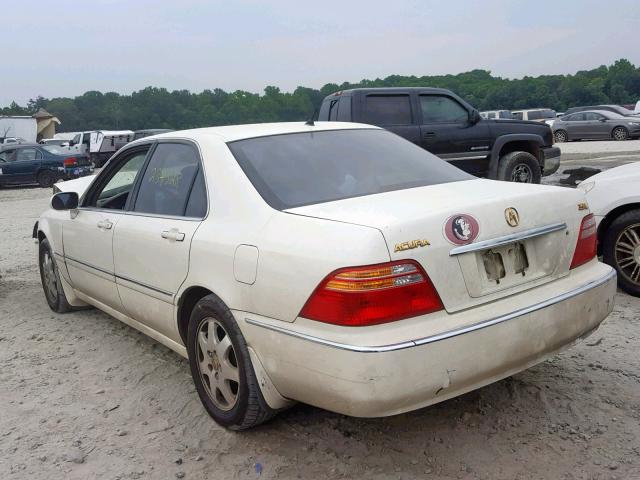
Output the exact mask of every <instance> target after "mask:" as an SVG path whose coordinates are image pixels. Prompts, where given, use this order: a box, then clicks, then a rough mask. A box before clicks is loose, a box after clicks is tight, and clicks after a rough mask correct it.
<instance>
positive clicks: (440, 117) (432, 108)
mask: <svg viewBox="0 0 640 480" xmlns="http://www.w3.org/2000/svg"><path fill="white" fill-rule="evenodd" d="M420 107H421V109H422V123H466V122H467V121H468V120H469V112H467V110H466V109H465V108H464V107H463V106H462V105H460V104H459V103H458V102H456V101H455V100H454V99H452V98H449V97H445V96H441V95H420Z"/></svg>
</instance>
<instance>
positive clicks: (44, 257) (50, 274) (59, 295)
mask: <svg viewBox="0 0 640 480" xmlns="http://www.w3.org/2000/svg"><path fill="white" fill-rule="evenodd" d="M38 265H39V267H40V281H41V282H42V289H43V290H44V296H45V298H46V300H47V303H48V304H49V308H51V310H53V311H54V312H57V313H65V312H69V311H71V310H73V308H72V307H71V305H69V302H68V301H67V297H66V295H65V294H64V290H63V288H62V282H61V280H60V272H59V271H58V265H57V264H56V259H55V257H54V255H53V252H52V250H51V246H50V245H49V240H47V239H46V238H45V239H43V240H42V241H41V242H40V245H39V248H38Z"/></svg>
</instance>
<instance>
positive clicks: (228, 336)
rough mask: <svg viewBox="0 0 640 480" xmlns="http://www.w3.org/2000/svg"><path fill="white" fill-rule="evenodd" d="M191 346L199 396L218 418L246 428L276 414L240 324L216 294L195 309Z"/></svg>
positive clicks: (189, 336)
mask: <svg viewBox="0 0 640 480" xmlns="http://www.w3.org/2000/svg"><path fill="white" fill-rule="evenodd" d="M187 351H188V354H189V366H190V368H191V376H192V377H193V381H194V383H195V385H196V390H197V391H198V395H199V397H200V400H201V401H202V404H203V405H204V407H205V409H206V411H207V413H208V414H209V415H210V416H211V417H212V418H213V419H214V420H215V421H216V422H217V423H219V424H220V425H222V426H223V427H227V428H229V429H230V430H244V429H247V428H251V427H255V426H256V425H259V424H261V423H263V422H266V421H267V420H269V419H270V418H271V417H273V416H274V415H275V414H276V411H275V410H273V409H271V408H270V407H269V406H268V405H267V402H266V401H265V400H264V397H263V396H262V392H261V390H260V386H259V385H258V380H257V379H256V374H255V372H254V370H253V366H252V365H251V358H250V356H249V351H248V349H247V343H246V341H245V339H244V337H243V336H242V333H241V332H240V328H239V327H238V324H237V323H236V321H235V319H234V318H233V315H232V314H231V312H230V311H229V309H228V308H227V307H226V306H225V305H224V303H223V302H222V301H221V300H220V299H219V298H218V297H216V296H215V295H213V294H212V295H207V296H206V297H204V298H203V299H202V300H200V301H199V302H198V303H197V304H196V306H195V307H194V309H193V312H191V318H190V320H189V328H188V331H187Z"/></svg>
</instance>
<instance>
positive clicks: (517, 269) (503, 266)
mask: <svg viewBox="0 0 640 480" xmlns="http://www.w3.org/2000/svg"><path fill="white" fill-rule="evenodd" d="M482 264H483V265H484V271H485V273H486V275H487V279H488V280H489V281H490V282H496V284H497V285H499V284H500V281H501V280H502V279H503V278H505V277H506V276H509V275H514V276H522V277H524V276H526V274H527V270H528V268H529V258H528V257H527V249H526V248H525V246H524V243H521V242H516V243H513V244H511V245H506V246H504V247H500V248H497V249H491V250H487V251H485V252H483V253H482Z"/></svg>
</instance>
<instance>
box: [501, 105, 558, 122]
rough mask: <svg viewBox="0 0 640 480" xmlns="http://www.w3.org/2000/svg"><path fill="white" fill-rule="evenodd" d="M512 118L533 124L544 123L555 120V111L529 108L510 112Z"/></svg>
mask: <svg viewBox="0 0 640 480" xmlns="http://www.w3.org/2000/svg"><path fill="white" fill-rule="evenodd" d="M511 113H512V115H513V118H515V119H517V120H529V121H533V122H544V121H545V120H553V119H554V118H556V111H555V110H551V109H550V108H530V109H528V110H514V111H513V112H511Z"/></svg>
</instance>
